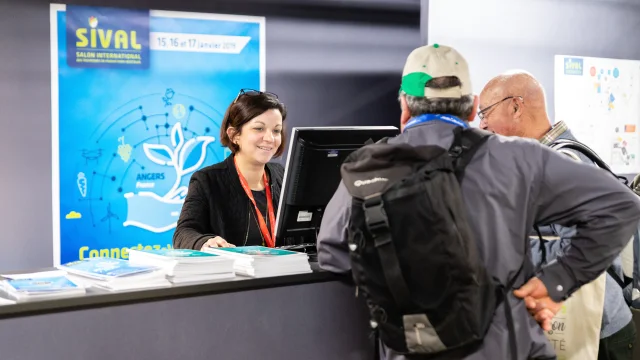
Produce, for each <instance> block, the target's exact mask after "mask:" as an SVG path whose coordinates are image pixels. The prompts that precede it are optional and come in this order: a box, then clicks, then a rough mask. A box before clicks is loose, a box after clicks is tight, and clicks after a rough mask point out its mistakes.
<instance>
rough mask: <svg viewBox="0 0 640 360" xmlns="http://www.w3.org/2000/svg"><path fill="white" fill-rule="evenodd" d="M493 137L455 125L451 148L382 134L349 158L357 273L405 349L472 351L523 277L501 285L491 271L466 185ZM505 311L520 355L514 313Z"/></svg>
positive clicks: (378, 318) (391, 335) (386, 333)
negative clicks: (470, 214)
mask: <svg viewBox="0 0 640 360" xmlns="http://www.w3.org/2000/svg"><path fill="white" fill-rule="evenodd" d="M490 135H491V134H490V133H488V132H484V131H481V130H477V129H466V130H463V129H462V128H461V127H457V128H456V129H455V131H454V141H453V145H452V146H451V148H450V149H448V150H447V149H443V148H440V147H437V146H415V147H414V146H411V145H408V144H388V143H387V142H386V139H383V140H381V141H380V142H378V143H376V144H372V145H367V146H364V147H362V148H360V149H358V150H357V151H355V152H353V153H352V154H351V155H350V156H349V157H348V158H347V159H346V160H345V162H344V163H343V165H342V168H341V174H342V180H343V182H344V184H345V186H346V188H347V189H348V191H349V193H350V194H351V196H352V197H353V201H352V205H351V218H350V221H349V226H348V239H349V250H350V251H349V253H350V259H351V265H352V275H353V279H354V281H355V284H356V286H357V288H358V291H359V293H361V294H362V295H363V296H364V297H365V299H366V302H367V306H368V307H369V311H370V317H371V320H370V321H371V327H372V328H374V331H375V332H376V335H377V336H379V337H380V339H381V340H382V342H383V343H384V344H385V345H387V346H388V347H389V348H391V349H393V350H394V351H396V352H398V353H401V354H403V355H416V356H419V357H427V358H433V357H437V358H443V359H452V358H458V357H462V356H464V355H457V354H467V353H469V352H471V351H473V350H475V349H476V348H477V345H479V344H480V343H481V342H482V339H483V338H484V336H485V334H486V332H487V330H488V328H489V326H490V324H491V321H492V319H493V316H494V313H495V309H496V307H497V306H498V305H499V304H500V302H501V301H502V299H503V297H504V294H505V292H506V289H510V288H511V287H512V286H513V282H514V281H515V279H516V278H517V277H518V276H517V275H516V276H514V278H513V280H512V281H510V284H506V285H505V286H501V285H499V284H498V283H497V281H496V280H494V279H492V278H491V277H490V275H489V274H488V273H487V270H486V268H485V266H484V264H483V263H482V261H481V259H480V258H479V256H478V251H477V244H476V242H475V241H474V238H473V233H472V232H471V230H470V229H469V225H468V223H467V220H466V219H467V214H466V210H465V207H464V204H463V199H462V194H461V190H460V181H462V179H463V177H464V169H465V166H466V165H467V163H468V162H469V161H470V160H471V158H472V157H473V154H474V153H475V152H476V150H478V148H479V147H480V146H481V145H482V144H484V142H485V141H486V140H487V139H488V137H489V136H490ZM520 270H522V268H520ZM519 273H520V272H518V274H519ZM505 311H506V316H507V321H508V324H509V330H510V331H509V333H510V338H509V339H510V346H511V352H512V355H513V356H514V357H515V356H517V355H516V354H517V352H516V349H515V346H516V344H515V332H514V331H513V319H512V316H511V311H510V308H509V307H508V306H505ZM454 354H456V355H454ZM420 355H422V356H420ZM429 355H430V356H429Z"/></svg>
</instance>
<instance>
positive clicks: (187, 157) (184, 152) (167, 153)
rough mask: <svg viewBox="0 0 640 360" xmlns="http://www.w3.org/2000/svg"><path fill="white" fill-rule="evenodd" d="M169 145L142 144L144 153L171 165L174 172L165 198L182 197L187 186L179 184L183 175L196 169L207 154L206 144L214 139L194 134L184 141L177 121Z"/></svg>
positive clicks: (160, 163)
mask: <svg viewBox="0 0 640 360" xmlns="http://www.w3.org/2000/svg"><path fill="white" fill-rule="evenodd" d="M170 137H171V147H170V146H168V145H165V144H148V143H145V144H143V148H144V153H145V155H146V156H147V158H149V160H151V161H153V162H154V163H156V164H158V165H163V166H172V167H173V168H174V170H175V172H176V181H175V183H174V184H173V187H172V188H171V190H169V192H167V193H166V194H165V195H164V196H163V197H162V198H163V199H165V200H176V199H184V198H185V197H186V196H187V186H185V185H182V186H181V185H180V184H181V183H182V179H183V177H184V176H185V175H188V174H190V173H192V172H194V171H196V170H197V169H198V168H199V167H200V166H201V165H202V163H203V162H204V160H205V158H206V156H207V146H208V145H209V144H210V143H212V142H214V141H215V138H214V137H212V136H196V137H194V138H191V139H189V140H186V141H185V138H184V133H183V131H182V125H181V124H180V122H177V123H176V124H175V125H174V126H173V127H172V128H171V136H170Z"/></svg>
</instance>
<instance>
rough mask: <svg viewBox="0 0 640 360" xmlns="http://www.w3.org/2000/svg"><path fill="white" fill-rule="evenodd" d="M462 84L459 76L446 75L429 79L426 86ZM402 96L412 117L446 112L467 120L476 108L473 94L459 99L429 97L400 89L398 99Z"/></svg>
mask: <svg viewBox="0 0 640 360" xmlns="http://www.w3.org/2000/svg"><path fill="white" fill-rule="evenodd" d="M460 84H461V82H460V80H459V79H458V78H457V77H454V76H445V77H440V78H433V79H431V80H429V81H428V82H427V83H426V84H425V87H429V88H433V89H447V88H451V87H454V86H460ZM402 96H404V97H405V98H406V99H407V107H408V108H409V113H410V114H411V117H414V116H419V115H423V114H446V115H453V116H457V117H459V118H460V119H461V120H463V121H467V120H469V117H470V116H471V113H472V112H473V110H474V109H473V103H474V100H475V99H474V97H473V95H465V96H463V97H461V98H459V99H455V98H436V99H428V98H425V97H420V96H411V95H407V93H405V92H404V91H400V95H399V97H398V101H400V97H402Z"/></svg>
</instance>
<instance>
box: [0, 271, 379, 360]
mask: <svg viewBox="0 0 640 360" xmlns="http://www.w3.org/2000/svg"><path fill="white" fill-rule="evenodd" d="M313 268H314V272H313V273H309V274H300V275H291V276H281V277H271V278H261V279H250V278H242V277H237V278H236V279H235V280H232V281H224V282H212V283H205V284H198V285H180V286H173V287H170V288H163V289H154V290H144V291H130V292H117V293H110V292H106V291H99V290H90V291H89V292H88V293H87V294H86V295H84V296H81V297H73V298H64V299H58V300H46V301H33V302H23V303H17V304H14V305H5V306H0V349H2V350H0V354H1V356H0V358H1V359H2V360H39V359H47V360H74V359H78V360H115V359H118V360H146V359H149V360H151V359H154V360H155V359H171V360H173V359H189V360H199V359H203V360H204V359H206V360H215V359H278V360H284V359H304V360H314V359H318V360H320V359H323V360H324V359H345V360H347V359H371V358H372V357H373V342H372V339H371V338H370V336H369V335H370V329H369V328H368V323H369V321H368V316H367V309H366V307H365V305H364V302H363V301H362V299H358V298H356V297H355V291H354V288H353V286H352V285H351V284H350V282H349V280H348V278H346V277H341V276H337V275H334V274H330V273H327V272H322V271H319V270H317V266H313ZM3 296H5V295H3Z"/></svg>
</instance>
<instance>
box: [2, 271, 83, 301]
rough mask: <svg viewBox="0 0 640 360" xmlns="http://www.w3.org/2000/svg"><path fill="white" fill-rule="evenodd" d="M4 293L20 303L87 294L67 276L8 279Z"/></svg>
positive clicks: (4, 283) (3, 284)
mask: <svg viewBox="0 0 640 360" xmlns="http://www.w3.org/2000/svg"><path fill="white" fill-rule="evenodd" d="M2 287H3V289H4V291H5V292H6V293H7V295H9V296H10V297H12V298H14V299H16V300H18V301H30V300H50V299H57V298H64V297H71V296H79V295H84V294H85V289H84V287H82V286H81V285H78V284H76V283H75V282H73V281H72V280H70V279H69V278H67V277H66V276H53V277H33V278H19V279H7V280H4V281H2Z"/></svg>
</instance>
